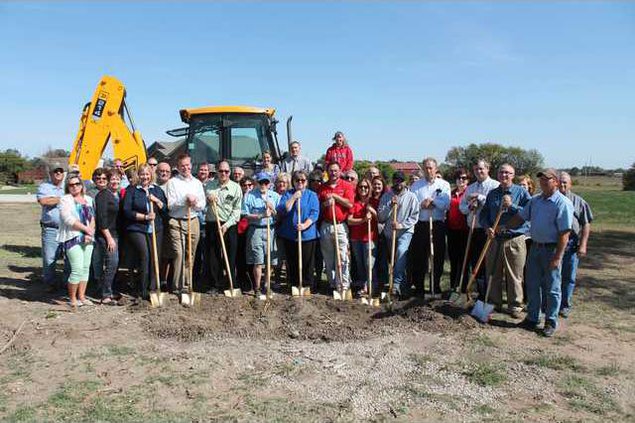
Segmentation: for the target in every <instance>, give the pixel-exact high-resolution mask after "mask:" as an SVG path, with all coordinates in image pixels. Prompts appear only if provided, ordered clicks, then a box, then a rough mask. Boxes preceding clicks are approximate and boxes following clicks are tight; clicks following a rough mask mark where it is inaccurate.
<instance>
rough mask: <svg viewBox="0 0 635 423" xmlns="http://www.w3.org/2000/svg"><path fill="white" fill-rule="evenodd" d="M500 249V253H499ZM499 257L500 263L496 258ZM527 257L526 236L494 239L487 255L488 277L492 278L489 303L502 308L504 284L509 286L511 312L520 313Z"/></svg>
mask: <svg viewBox="0 0 635 423" xmlns="http://www.w3.org/2000/svg"><path fill="white" fill-rule="evenodd" d="M499 249H500V251H499ZM497 255H498V261H496V256H497ZM526 257H527V247H526V245H525V236H524V235H520V236H517V237H515V238H511V239H494V240H493V241H492V245H491V247H490V250H489V252H488V253H487V277H488V279H489V278H490V277H491V279H489V280H491V282H490V283H491V284H492V287H491V288H490V293H489V299H488V301H489V303H491V304H495V305H496V306H501V305H502V303H503V283H505V282H504V281H506V285H507V306H508V307H509V311H512V310H516V311H520V310H521V308H522V300H523V285H522V284H523V268H524V267H525V259H526Z"/></svg>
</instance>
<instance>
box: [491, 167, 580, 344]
mask: <svg viewBox="0 0 635 423" xmlns="http://www.w3.org/2000/svg"><path fill="white" fill-rule="evenodd" d="M537 176H538V178H539V179H540V189H541V190H542V193H541V194H539V195H536V196H534V197H532V199H531V201H529V203H527V205H526V206H525V207H524V208H523V209H522V210H521V211H520V212H519V213H517V214H516V215H514V217H512V218H511V219H510V221H509V222H508V223H507V225H502V226H499V230H501V231H505V230H506V229H507V228H515V227H517V226H518V225H519V224H521V223H522V222H524V221H528V222H530V234H531V239H532V244H531V248H530V250H529V257H528V260H527V295H528V297H529V302H528V303H527V316H526V317H525V320H523V321H522V322H521V323H520V324H519V327H522V328H524V329H528V330H533V331H536V330H538V319H539V317H540V311H541V310H542V309H544V310H545V325H544V328H543V330H542V334H543V335H544V336H546V337H551V336H553V335H554V333H555V331H556V328H557V327H558V312H559V311H560V301H561V297H562V291H561V289H562V287H561V280H562V276H561V269H562V258H563V257H564V251H565V248H566V247H567V243H568V242H569V234H570V232H571V229H572V227H573V204H572V203H571V200H569V199H568V198H567V197H566V196H564V195H563V194H562V193H561V192H560V191H559V190H558V186H559V184H560V181H559V179H558V173H557V172H556V170H555V169H545V170H543V171H540V172H538V174H537ZM508 201H509V204H508V205H511V198H509V199H508Z"/></svg>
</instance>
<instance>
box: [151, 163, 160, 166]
mask: <svg viewBox="0 0 635 423" xmlns="http://www.w3.org/2000/svg"><path fill="white" fill-rule="evenodd" d="M158 164H159V163H148V166H157V165H158Z"/></svg>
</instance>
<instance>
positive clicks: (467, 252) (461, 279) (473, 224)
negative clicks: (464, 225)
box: [457, 214, 476, 291]
mask: <svg viewBox="0 0 635 423" xmlns="http://www.w3.org/2000/svg"><path fill="white" fill-rule="evenodd" d="M475 227H476V214H473V215H472V221H471V222H470V232H469V233H468V234H467V246H466V247H465V254H464V255H463V265H462V266H461V274H460V275H459V280H458V284H457V290H458V291H460V290H461V285H462V284H463V282H464V279H465V268H466V267H467V259H468V257H469V256H470V247H471V244H472V235H473V234H474V228H475Z"/></svg>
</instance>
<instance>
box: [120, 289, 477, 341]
mask: <svg viewBox="0 0 635 423" xmlns="http://www.w3.org/2000/svg"><path fill="white" fill-rule="evenodd" d="M130 310H131V311H132V312H133V313H142V314H143V315H142V319H143V320H144V329H145V330H147V331H148V332H150V333H151V334H153V335H154V336H157V337H159V338H167V339H177V340H180V341H184V342H190V341H198V340H201V339H219V338H227V337H233V338H235V337H238V338H261V339H283V338H293V339H303V340H314V341H324V342H329V341H350V340H357V339H365V338H368V337H371V336H378V335H382V334H386V333H390V332H394V331H397V330H412V329H416V330H425V331H430V332H444V331H450V330H457V329H458V328H457V325H460V326H462V327H463V328H468V329H469V328H472V327H475V326H478V324H477V323H475V322H474V321H473V319H471V318H469V317H466V316H465V315H464V314H455V315H452V313H448V312H447V311H446V310H443V309H442V308H439V307H437V308H431V307H430V306H429V305H428V304H426V303H424V302H423V301H420V300H413V301H410V302H402V303H398V304H395V306H394V307H393V309H392V310H390V311H388V310H384V309H383V308H370V307H367V306H363V305H361V304H359V303H357V302H341V301H337V302H336V301H333V300H332V299H330V298H326V297H322V296H314V297H311V298H305V299H302V300H300V299H297V298H291V297H286V296H278V297H275V298H274V299H273V300H272V301H270V302H264V301H259V300H257V299H255V298H253V297H241V298H234V299H232V298H226V297H209V296H204V297H203V299H202V301H201V304H200V305H199V306H196V307H194V308H186V307H183V306H181V305H178V303H176V301H175V299H172V302H171V303H170V305H168V306H167V307H162V308H160V309H156V310H153V309H149V308H143V307H142V308H131V309H130ZM437 310H438V311H437ZM444 313H445V314H444Z"/></svg>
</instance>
